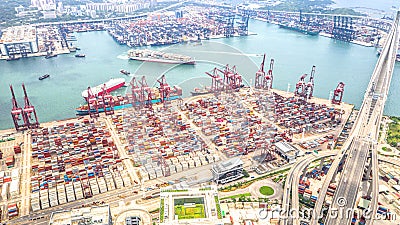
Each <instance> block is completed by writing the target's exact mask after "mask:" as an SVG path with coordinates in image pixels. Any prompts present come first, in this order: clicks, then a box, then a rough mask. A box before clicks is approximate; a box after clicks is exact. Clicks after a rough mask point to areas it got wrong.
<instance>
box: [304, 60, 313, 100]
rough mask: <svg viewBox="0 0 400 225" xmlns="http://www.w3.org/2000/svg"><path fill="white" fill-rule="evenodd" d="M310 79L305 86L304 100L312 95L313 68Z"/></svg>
mask: <svg viewBox="0 0 400 225" xmlns="http://www.w3.org/2000/svg"><path fill="white" fill-rule="evenodd" d="M310 74H311V75H310V79H309V80H308V83H307V84H306V90H305V91H306V93H305V94H306V96H305V97H306V99H310V98H312V97H313V93H314V75H315V66H313V67H312V68H311V73H310Z"/></svg>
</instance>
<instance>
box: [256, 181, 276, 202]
mask: <svg viewBox="0 0 400 225" xmlns="http://www.w3.org/2000/svg"><path fill="white" fill-rule="evenodd" d="M249 191H250V193H251V195H252V196H254V197H257V198H268V199H278V200H280V199H281V198H282V194H283V189H282V187H281V185H280V184H277V183H275V182H273V181H272V180H270V179H265V180H261V181H257V182H255V183H254V184H252V185H251V186H250V187H249Z"/></svg>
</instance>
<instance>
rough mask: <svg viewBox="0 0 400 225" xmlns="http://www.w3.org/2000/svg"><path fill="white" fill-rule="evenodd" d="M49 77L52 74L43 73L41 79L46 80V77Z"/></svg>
mask: <svg viewBox="0 0 400 225" xmlns="http://www.w3.org/2000/svg"><path fill="white" fill-rule="evenodd" d="M48 77H50V74H45V75H43V76H40V77H39V80H44V79H46V78H48Z"/></svg>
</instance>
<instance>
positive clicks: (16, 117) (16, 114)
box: [10, 85, 27, 131]
mask: <svg viewBox="0 0 400 225" xmlns="http://www.w3.org/2000/svg"><path fill="white" fill-rule="evenodd" d="M10 90H11V95H12V98H11V101H12V105H13V107H12V110H11V117H12V119H13V121H14V127H15V129H16V130H17V131H20V130H25V129H26V128H27V127H26V123H25V118H24V115H23V114H22V108H21V107H19V106H18V102H17V99H16V98H15V94H14V90H13V87H12V85H10ZM20 115H22V117H23V121H21V118H20ZM21 122H23V123H21Z"/></svg>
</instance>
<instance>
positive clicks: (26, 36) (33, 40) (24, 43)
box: [0, 26, 39, 57]
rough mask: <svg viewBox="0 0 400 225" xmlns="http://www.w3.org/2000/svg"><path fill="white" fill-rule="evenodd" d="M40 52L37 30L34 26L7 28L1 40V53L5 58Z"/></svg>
mask: <svg viewBox="0 0 400 225" xmlns="http://www.w3.org/2000/svg"><path fill="white" fill-rule="evenodd" d="M38 51H39V48H38V39H37V35H36V28H35V27H34V26H15V27H9V28H7V29H6V30H5V31H4V32H3V34H2V35H1V38H0V52H1V55H3V56H13V55H16V54H21V56H22V57H26V56H27V54H30V53H36V52H38Z"/></svg>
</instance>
